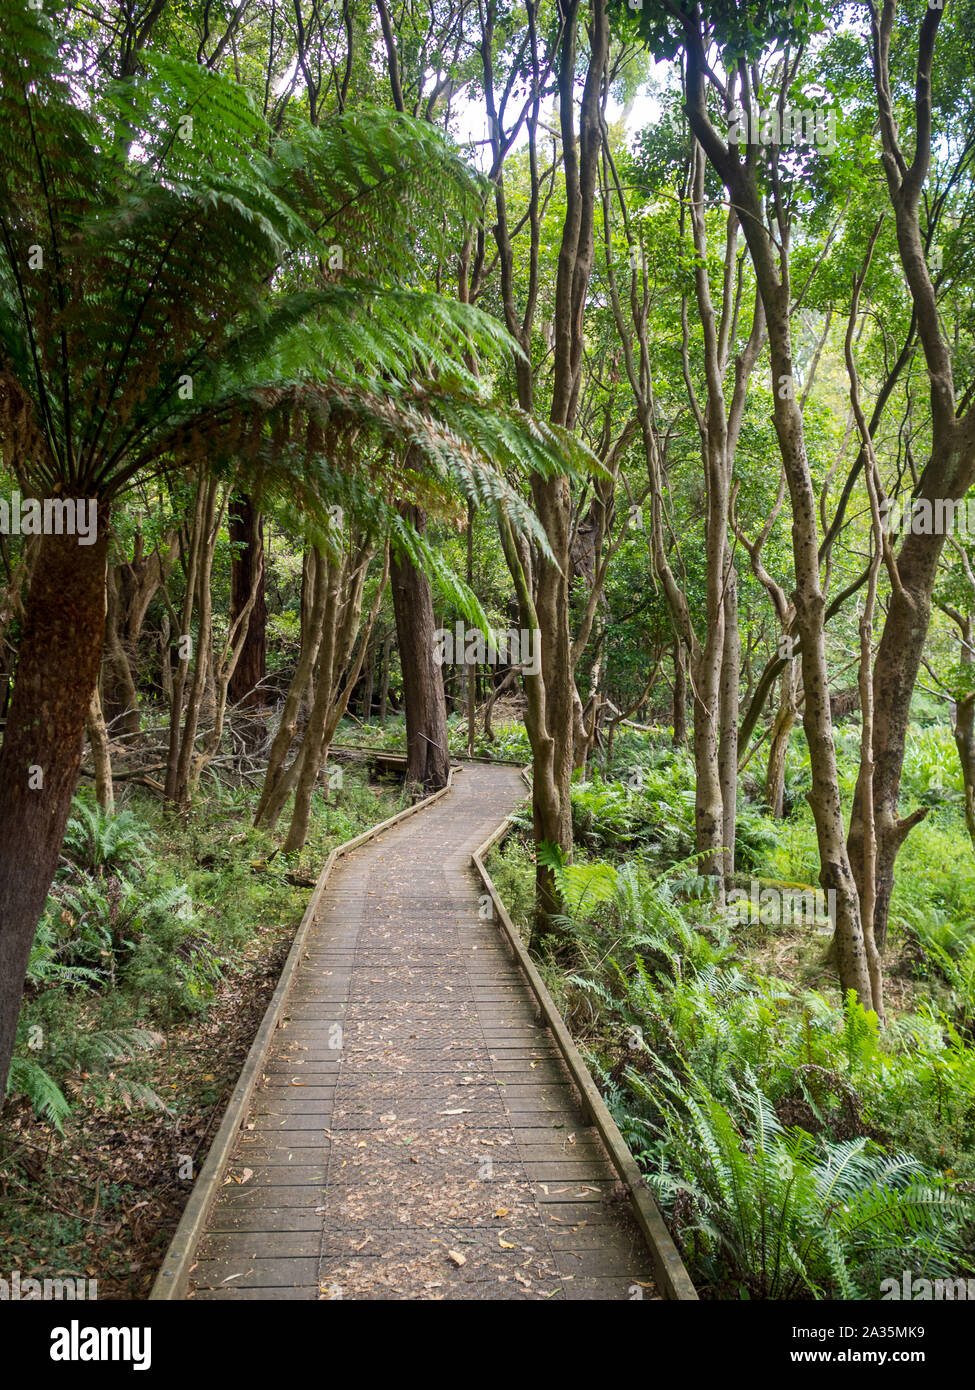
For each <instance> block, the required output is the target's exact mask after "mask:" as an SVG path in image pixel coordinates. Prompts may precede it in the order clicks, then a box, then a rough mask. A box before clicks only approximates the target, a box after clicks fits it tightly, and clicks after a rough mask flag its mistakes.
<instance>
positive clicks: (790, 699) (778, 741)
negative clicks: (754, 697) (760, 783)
mask: <svg viewBox="0 0 975 1390" xmlns="http://www.w3.org/2000/svg"><path fill="white" fill-rule="evenodd" d="M779 689H780V693H779V708H778V710H777V711H776V715H775V722H774V723H773V725H772V733H771V735H770V737H769V752H768V766H767V768H766V772H765V804H766V806H767V807H768V809H769V811H770V812H771V814H772V815H773V816H775V818H776V819H777V820H781V819H782V817H783V816H784V815H785V765H786V758H787V756H788V752H789V737H790V735H791V733H792V726H793V725H794V724H795V722H796V677H795V668H794V666H793V663H792V662H791V661H787V662H786V664H785V669H784V670H783V672H782V681H781V684H780V688H779Z"/></svg>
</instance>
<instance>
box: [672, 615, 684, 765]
mask: <svg viewBox="0 0 975 1390" xmlns="http://www.w3.org/2000/svg"><path fill="white" fill-rule="evenodd" d="M673 743H674V747H675V748H686V747H687V662H686V658H685V656H684V646H683V643H682V642H681V641H680V638H678V639H677V640H676V641H675V642H674V738H673Z"/></svg>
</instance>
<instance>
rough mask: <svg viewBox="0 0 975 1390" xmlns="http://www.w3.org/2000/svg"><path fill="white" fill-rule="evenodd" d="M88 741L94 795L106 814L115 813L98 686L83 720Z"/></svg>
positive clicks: (110, 770)
mask: <svg viewBox="0 0 975 1390" xmlns="http://www.w3.org/2000/svg"><path fill="white" fill-rule="evenodd" d="M85 727H86V730H87V733H88V743H89V746H90V748H91V756H92V760H93V762H94V765H95V797H96V798H97V801H98V804H99V806H100V807H101V808H102V810H103V811H104V812H105V813H106V815H109V816H113V815H114V814H115V789H114V787H113V786H112V758H111V754H110V753H109V751H108V730H107V729H106V727H105V718H104V715H103V714H102V702H101V700H100V699H99V696H98V686H97V685H96V686H95V689H94V691H93V693H92V697H91V708H90V709H89V711H88V718H87V720H86V721H85Z"/></svg>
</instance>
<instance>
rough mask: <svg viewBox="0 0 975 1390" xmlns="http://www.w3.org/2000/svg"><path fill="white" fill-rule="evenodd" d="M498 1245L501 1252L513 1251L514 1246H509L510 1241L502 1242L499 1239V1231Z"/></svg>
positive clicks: (499, 1233)
mask: <svg viewBox="0 0 975 1390" xmlns="http://www.w3.org/2000/svg"><path fill="white" fill-rule="evenodd" d="M498 1244H499V1245H500V1246H501V1249H502V1250H514V1249H515V1246H513V1245H512V1244H511V1241H510V1240H502V1239H501V1232H500V1231H499V1232H498Z"/></svg>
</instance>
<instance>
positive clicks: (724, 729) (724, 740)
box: [718, 564, 741, 880]
mask: <svg viewBox="0 0 975 1390" xmlns="http://www.w3.org/2000/svg"><path fill="white" fill-rule="evenodd" d="M740 669H741V640H740V637H739V634H738V576H737V575H736V573H735V571H734V568H733V567H732V566H731V565H730V564H729V566H728V570H727V582H726V586H725V594H724V651H723V653H722V658H721V690H720V695H719V699H720V715H721V717H720V721H719V726H720V727H719V742H718V775H719V777H720V780H721V803H722V808H723V825H722V835H723V837H724V846H725V849H724V876H725V879H726V880H727V879H728V878H729V877H730V876H731V875H732V874H733V873H734V872H735V831H736V826H737V819H738V677H739V674H740Z"/></svg>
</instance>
